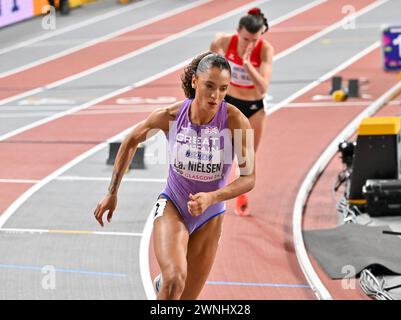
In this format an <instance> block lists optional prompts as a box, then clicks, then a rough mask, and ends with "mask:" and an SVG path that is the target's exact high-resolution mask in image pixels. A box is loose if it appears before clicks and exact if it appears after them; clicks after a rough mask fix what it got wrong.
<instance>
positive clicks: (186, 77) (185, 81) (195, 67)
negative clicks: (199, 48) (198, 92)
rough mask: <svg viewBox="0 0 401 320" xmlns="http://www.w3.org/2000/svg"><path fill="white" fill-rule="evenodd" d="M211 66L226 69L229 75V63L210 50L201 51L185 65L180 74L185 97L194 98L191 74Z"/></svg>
mask: <svg viewBox="0 0 401 320" xmlns="http://www.w3.org/2000/svg"><path fill="white" fill-rule="evenodd" d="M211 67H217V68H219V69H220V70H228V72H229V73H230V75H231V68H230V64H229V63H228V61H227V60H226V59H225V58H224V57H223V56H221V55H219V54H217V53H213V52H211V51H209V52H205V53H202V54H200V55H198V56H197V57H195V58H194V59H193V60H192V61H191V63H190V64H189V65H187V66H186V67H185V69H184V73H183V74H182V75H181V87H182V89H183V90H184V94H185V97H187V98H189V99H193V98H195V89H194V88H192V76H193V75H198V74H199V73H201V72H205V71H206V70H207V69H209V68H211Z"/></svg>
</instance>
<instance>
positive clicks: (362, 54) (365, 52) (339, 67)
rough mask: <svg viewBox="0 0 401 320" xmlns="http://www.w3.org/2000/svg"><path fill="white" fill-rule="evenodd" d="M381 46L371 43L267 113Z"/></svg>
mask: <svg viewBox="0 0 401 320" xmlns="http://www.w3.org/2000/svg"><path fill="white" fill-rule="evenodd" d="M386 1H387V0H386ZM379 46H380V41H377V42H375V43H373V44H371V45H370V46H369V47H367V48H365V49H364V50H362V51H361V52H359V53H358V54H356V55H354V56H352V57H351V58H349V59H348V60H346V61H345V62H343V63H342V64H340V65H339V66H337V67H336V68H334V69H332V70H330V71H329V72H327V73H326V74H324V75H323V76H322V77H320V78H319V79H317V80H316V81H313V82H312V83H310V84H308V85H307V86H305V87H303V88H302V89H300V90H298V91H296V92H295V93H293V94H292V95H291V96H289V97H288V98H286V99H284V100H282V101H281V102H279V103H277V104H276V105H274V106H273V107H271V108H268V109H266V115H269V114H272V113H273V112H275V111H277V110H279V109H281V108H283V107H284V106H286V105H288V104H289V103H290V102H291V101H293V100H295V99H296V98H298V97H300V96H302V95H303V94H305V93H306V92H308V91H310V90H312V89H313V88H314V87H316V86H318V85H319V84H321V83H322V82H324V81H326V80H327V79H329V78H331V77H332V76H334V75H335V74H337V73H338V72H340V71H342V70H344V69H345V68H347V67H349V66H350V65H352V64H353V63H355V62H356V61H358V60H359V59H361V58H362V57H364V56H365V55H367V54H368V53H370V52H372V51H373V50H375V49H377V48H378V47H379Z"/></svg>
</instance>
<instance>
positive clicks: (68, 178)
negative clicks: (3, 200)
mask: <svg viewBox="0 0 401 320" xmlns="http://www.w3.org/2000/svg"><path fill="white" fill-rule="evenodd" d="M54 180H56V181H110V177H80V176H61V177H58V178H56V179H54ZM123 181H124V182H145V183H146V182H149V183H165V182H166V181H167V179H152V178H127V177H123ZM38 182H40V180H29V179H0V183H11V184H12V183H16V184H19V183H21V184H35V183H38Z"/></svg>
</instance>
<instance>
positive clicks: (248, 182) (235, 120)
mask: <svg viewBox="0 0 401 320" xmlns="http://www.w3.org/2000/svg"><path fill="white" fill-rule="evenodd" d="M230 118H231V120H230ZM229 127H230V129H231V130H232V131H233V133H234V151H235V153H236V154H237V158H238V163H239V168H240V177H239V178H238V179H236V180H234V181H232V182H231V183H229V184H228V185H226V186H225V187H223V188H221V189H218V190H216V191H212V192H199V193H197V194H195V195H192V194H191V195H190V197H189V198H190V200H189V201H188V210H189V212H190V213H191V214H192V215H193V216H197V215H200V214H202V213H203V212H204V211H205V210H206V209H207V208H208V207H210V206H211V205H213V204H216V203H218V202H221V201H225V200H229V199H233V198H235V197H237V196H239V195H241V194H244V193H247V192H249V191H251V190H252V189H253V187H254V186H255V153H254V141H253V129H252V127H251V125H250V123H249V120H248V119H247V118H246V117H245V116H244V115H243V114H242V113H241V112H240V111H239V110H238V109H236V108H235V114H234V116H232V117H229Z"/></svg>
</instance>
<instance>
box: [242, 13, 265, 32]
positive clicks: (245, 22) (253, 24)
mask: <svg viewBox="0 0 401 320" xmlns="http://www.w3.org/2000/svg"><path fill="white" fill-rule="evenodd" d="M243 27H244V28H245V29H246V30H247V31H248V32H250V33H256V32H259V31H260V30H261V29H262V28H263V30H262V34H263V33H265V32H267V30H269V23H268V22H267V19H266V18H265V15H264V14H263V12H262V11H261V10H260V9H259V8H252V9H251V10H249V11H248V14H247V15H246V16H243V17H242V18H241V19H240V21H239V25H238V29H241V28H243Z"/></svg>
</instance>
